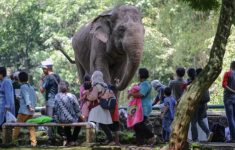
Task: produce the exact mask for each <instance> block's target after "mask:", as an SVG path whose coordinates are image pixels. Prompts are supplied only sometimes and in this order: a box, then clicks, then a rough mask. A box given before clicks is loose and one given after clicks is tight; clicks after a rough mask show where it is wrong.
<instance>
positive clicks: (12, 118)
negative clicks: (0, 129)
mask: <svg viewBox="0 0 235 150" xmlns="http://www.w3.org/2000/svg"><path fill="white" fill-rule="evenodd" d="M16 121H17V119H16V117H15V116H14V115H13V114H12V113H11V112H10V111H7V112H6V122H8V123H10V122H16Z"/></svg>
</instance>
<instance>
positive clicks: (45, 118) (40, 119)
mask: <svg viewBox="0 0 235 150" xmlns="http://www.w3.org/2000/svg"><path fill="white" fill-rule="evenodd" d="M52 121H53V119H52V118H51V117H49V116H40V117H37V118H32V119H29V120H27V121H26V122H27V123H36V124H43V123H48V122H52Z"/></svg>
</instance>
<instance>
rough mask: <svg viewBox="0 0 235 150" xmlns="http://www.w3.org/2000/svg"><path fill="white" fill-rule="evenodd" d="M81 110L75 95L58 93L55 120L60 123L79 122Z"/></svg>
mask: <svg viewBox="0 0 235 150" xmlns="http://www.w3.org/2000/svg"><path fill="white" fill-rule="evenodd" d="M79 116H80V108H79V104H78V100H77V98H76V96H75V95H73V94H71V93H58V94H56V96H55V106H54V119H55V121H56V122H59V123H73V122H78V121H79Z"/></svg>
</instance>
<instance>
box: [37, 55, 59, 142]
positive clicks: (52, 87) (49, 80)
mask: <svg viewBox="0 0 235 150" xmlns="http://www.w3.org/2000/svg"><path fill="white" fill-rule="evenodd" d="M42 70H43V76H42V78H41V84H40V91H41V93H44V94H45V100H46V115H48V116H50V117H53V108H54V104H55V95H56V94H57V93H58V84H59V83H60V77H59V75H57V74H55V73H54V72H53V63H52V61H51V60H50V59H47V60H46V61H43V62H42ZM48 135H49V142H51V141H53V139H52V130H51V128H49V130H48Z"/></svg>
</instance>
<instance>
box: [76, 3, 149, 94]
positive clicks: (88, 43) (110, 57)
mask: <svg viewBox="0 0 235 150" xmlns="http://www.w3.org/2000/svg"><path fill="white" fill-rule="evenodd" d="M144 32H145V30H144V25H143V23H142V19H141V14H140V11H139V10H138V9H137V8H136V7H134V6H130V5H121V6H117V7H115V8H113V9H111V10H108V11H105V12H103V13H101V14H100V15H99V16H97V17H96V18H95V19H94V20H93V21H91V22H90V23H88V24H86V25H84V26H82V27H81V28H80V30H79V31H78V32H77V33H75V35H74V36H73V38H72V46H73V49H74V54H75V63H76V66H77V69H78V71H79V79H80V81H81V82H83V77H84V75H86V74H90V75H91V74H92V73H93V72H94V71H95V70H99V71H101V72H102V73H103V75H104V80H105V82H106V83H108V84H113V85H115V86H116V89H117V90H119V91H121V90H123V89H125V88H126V87H127V86H128V84H129V82H130V81H131V79H132V78H133V76H134V75H135V72H136V70H137V69H138V67H139V64H140V61H141V57H142V55H143V45H144ZM117 80H119V82H117Z"/></svg>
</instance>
